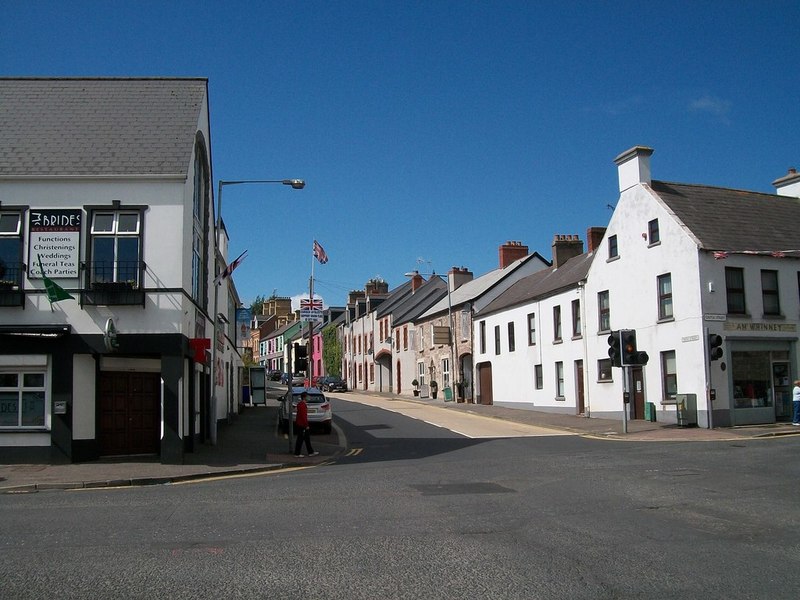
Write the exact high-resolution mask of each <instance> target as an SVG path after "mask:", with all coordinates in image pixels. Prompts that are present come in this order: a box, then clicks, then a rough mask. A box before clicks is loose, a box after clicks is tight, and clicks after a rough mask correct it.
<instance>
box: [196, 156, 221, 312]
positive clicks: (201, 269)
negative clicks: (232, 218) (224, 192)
mask: <svg viewBox="0 0 800 600" xmlns="http://www.w3.org/2000/svg"><path fill="white" fill-rule="evenodd" d="M194 154H195V155H194V195H193V198H192V199H193V209H194V210H193V211H192V212H193V216H194V220H193V224H192V298H194V300H195V301H196V302H198V303H199V304H201V305H205V294H206V285H205V279H206V277H207V272H208V267H207V266H206V258H205V257H206V256H207V255H208V253H207V252H206V248H207V243H208V242H207V231H206V223H207V222H208V218H207V215H208V203H209V195H208V169H207V167H206V164H207V162H206V153H205V151H204V149H203V147H202V146H201V145H199V144H198V145H197V146H196V148H195V153H194ZM215 260H216V259H215Z"/></svg>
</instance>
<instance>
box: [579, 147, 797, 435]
mask: <svg viewBox="0 0 800 600" xmlns="http://www.w3.org/2000/svg"><path fill="white" fill-rule="evenodd" d="M652 153H653V151H652V149H650V148H645V147H640V146H637V147H635V148H632V149H631V150H629V151H627V152H624V153H623V154H621V155H619V156H618V157H617V158H616V160H615V162H616V163H617V165H618V169H619V188H620V197H619V201H618V202H617V205H616V208H615V210H614V214H613V216H612V219H611V222H610V223H609V224H608V228H607V231H606V235H605V237H604V240H603V242H602V245H601V247H600V248H599V249H598V253H597V256H596V258H595V260H594V261H593V263H592V266H591V268H590V270H589V274H588V278H587V283H586V300H587V302H586V304H587V306H586V307H587V311H586V312H587V315H586V330H587V366H588V367H589V368H588V381H589V382H590V383H591V384H592V386H593V389H592V394H591V396H590V398H591V406H590V408H591V414H592V415H593V416H599V415H609V416H611V415H616V416H619V415H620V414H621V408H622V400H621V398H622V386H623V382H622V370H621V369H617V368H615V369H611V372H612V379H613V381H608V380H607V379H606V378H605V377H604V375H601V373H602V374H604V373H606V372H607V371H608V368H607V367H608V360H607V358H606V357H607V352H608V336H609V333H610V331H611V330H618V329H634V330H636V336H637V346H638V349H639V350H640V351H645V352H647V353H648V355H649V362H648V363H647V365H646V366H634V367H632V368H631V369H630V370H631V377H632V380H631V388H630V389H631V403H630V405H629V411H630V412H629V416H630V417H631V418H644V416H645V412H646V411H645V406H646V403H652V404H651V406H652V408H654V409H655V412H656V414H657V418H658V419H659V420H668V421H669V420H673V421H674V420H676V418H677V411H676V408H675V406H673V405H672V404H671V403H672V402H674V401H675V397H676V394H678V395H681V394H687V395H689V396H688V398H689V399H694V401H695V402H696V407H697V409H696V418H697V421H698V425H699V426H701V427H707V426H728V425H743V424H751V423H770V422H775V421H776V420H785V419H787V418H788V417H789V410H790V406H791V382H792V380H793V379H796V378H797V374H798V357H797V325H798V320H799V319H800V295H799V291H800V290H799V289H798V284H800V278H799V277H800V276H799V273H800V267H799V265H800V263H798V261H797V259H798V258H799V257H800V230H799V229H798V227H797V223H798V222H800V201H798V196H800V175H797V173H795V172H790V173H789V175H787V176H786V177H784V178H782V179H779V180H777V181H776V182H774V183H775V185H776V186H778V187H779V191H780V193H781V195H772V194H765V193H759V192H748V191H742V190H734V189H727V188H719V187H711V186H704V185H690V184H679V183H667V182H664V181H657V180H653V179H652V178H651V171H650V156H651V155H652ZM709 335H718V336H721V341H722V346H721V348H722V353H723V354H722V357H721V358H720V359H718V360H713V361H712V360H709V350H710V348H709ZM692 412H693V411H692ZM694 417H695V415H694V414H692V415H691V418H692V419H694Z"/></svg>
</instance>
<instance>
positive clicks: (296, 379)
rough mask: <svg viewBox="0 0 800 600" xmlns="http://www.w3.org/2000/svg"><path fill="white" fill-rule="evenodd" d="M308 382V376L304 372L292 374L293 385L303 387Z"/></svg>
mask: <svg viewBox="0 0 800 600" xmlns="http://www.w3.org/2000/svg"><path fill="white" fill-rule="evenodd" d="M305 384H306V376H305V375H304V374H303V373H295V374H294V375H292V386H294V387H302V386H304V385H305Z"/></svg>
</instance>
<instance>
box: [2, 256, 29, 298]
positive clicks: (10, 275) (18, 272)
mask: <svg viewBox="0 0 800 600" xmlns="http://www.w3.org/2000/svg"><path fill="white" fill-rule="evenodd" d="M24 273H25V265H24V264H23V263H5V264H3V269H2V273H0V306H23V305H24V304H25V292H23V291H22V276H23V275H24Z"/></svg>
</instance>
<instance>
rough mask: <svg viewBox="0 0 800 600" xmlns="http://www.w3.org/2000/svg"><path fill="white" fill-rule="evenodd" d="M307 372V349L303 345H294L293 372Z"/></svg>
mask: <svg viewBox="0 0 800 600" xmlns="http://www.w3.org/2000/svg"><path fill="white" fill-rule="evenodd" d="M307 370H308V347H307V346H306V345H305V344H295V345H294V372H295V373H299V372H300V371H307Z"/></svg>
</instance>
